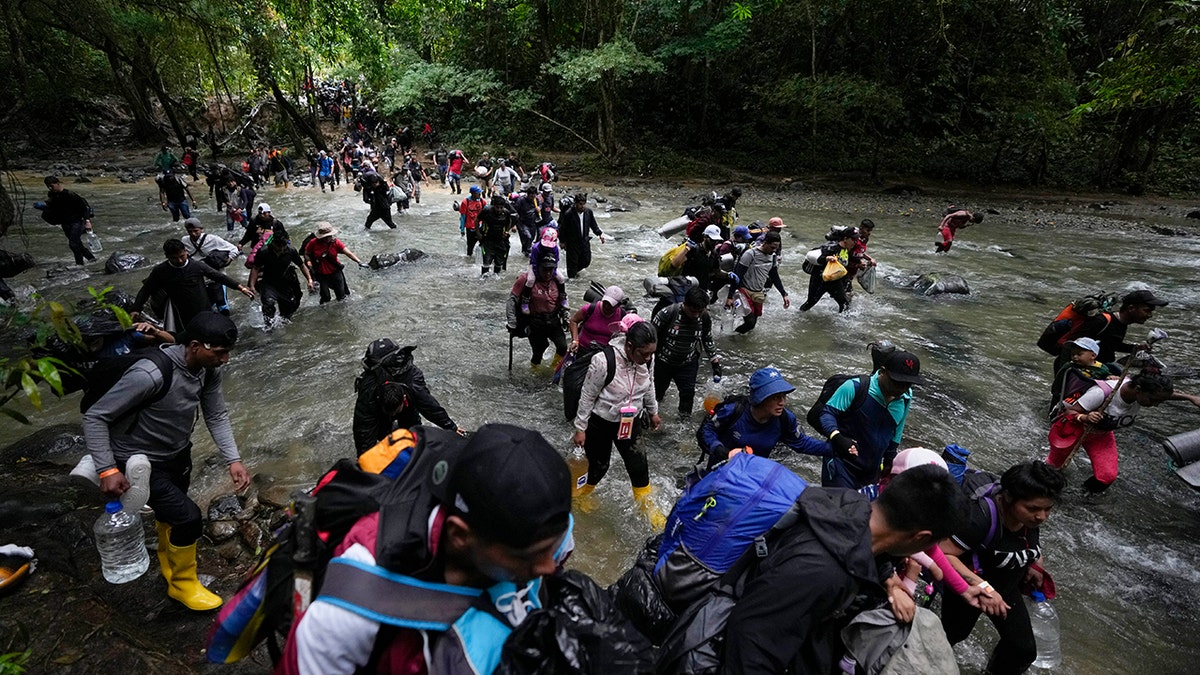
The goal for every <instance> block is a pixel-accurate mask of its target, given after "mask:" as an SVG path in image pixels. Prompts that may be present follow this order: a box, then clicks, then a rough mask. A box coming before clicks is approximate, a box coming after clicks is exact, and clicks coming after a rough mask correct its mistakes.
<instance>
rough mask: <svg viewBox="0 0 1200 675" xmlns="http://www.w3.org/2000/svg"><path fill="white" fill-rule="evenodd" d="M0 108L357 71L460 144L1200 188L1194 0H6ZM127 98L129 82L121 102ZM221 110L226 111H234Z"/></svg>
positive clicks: (34, 113) (195, 115)
mask: <svg viewBox="0 0 1200 675" xmlns="http://www.w3.org/2000/svg"><path fill="white" fill-rule="evenodd" d="M0 12H2V14H3V23H4V26H5V31H6V35H5V38H6V39H4V40H3V41H2V44H0V72H2V73H3V77H0V91H2V92H3V95H4V100H8V101H12V102H14V105H12V106H9V107H7V109H6V110H5V111H3V112H0V115H3V116H4V117H2V118H0V125H2V126H5V127H8V128H10V129H13V128H16V129H21V130H23V132H24V133H28V134H32V135H33V136H34V137H39V136H45V137H52V136H55V135H60V134H75V135H85V134H87V133H89V130H90V129H93V128H95V124H96V123H97V121H98V120H97V117H96V116H97V115H98V114H99V113H98V110H99V109H100V106H98V103H99V102H101V101H111V100H112V99H113V98H117V99H119V103H120V106H119V107H120V108H121V109H122V110H123V111H124V112H125V114H127V115H128V117H129V119H128V122H129V124H130V125H131V127H132V129H133V130H134V132H135V134H136V135H137V137H138V138H139V139H140V140H151V139H159V138H163V139H170V140H171V141H173V142H174V143H178V142H180V140H181V139H182V136H183V134H184V133H185V127H193V126H194V127H195V128H198V129H201V130H203V129H205V127H206V125H207V122H206V120H208V121H212V122H214V123H217V122H216V120H217V118H218V117H219V116H218V115H216V114H215V112H214V111H215V110H216V109H218V108H220V107H224V108H227V109H231V110H233V111H236V113H237V114H245V113H246V112H248V111H249V110H250V109H252V108H253V107H254V106H255V105H257V104H260V103H262V102H263V101H264V100H266V101H268V102H270V103H272V104H273V107H274V108H275V110H276V113H277V115H278V118H279V119H280V124H279V126H278V128H277V130H276V133H277V134H279V136H280V137H279V138H278V139H276V140H277V141H279V142H287V143H294V144H297V145H303V146H313V145H317V146H319V145H321V144H323V142H324V141H323V139H322V138H321V136H320V134H319V133H318V132H317V130H316V124H315V119H314V115H313V114H312V110H311V108H310V107H309V106H308V105H306V103H307V102H306V100H305V96H304V94H303V90H302V83H303V82H304V81H305V78H306V76H308V75H310V74H312V75H315V76H316V78H317V79H321V78H331V77H339V78H340V77H348V78H350V79H352V80H353V81H356V82H360V83H361V84H362V87H361V89H362V91H364V92H366V93H367V96H368V102H369V104H370V105H372V106H374V107H376V108H378V109H379V110H380V111H382V112H383V113H384V114H385V115H387V116H388V117H389V119H391V120H393V121H394V122H396V123H400V124H423V123H425V122H429V123H431V124H433V125H434V127H436V128H437V129H438V130H439V131H440V132H441V135H442V138H444V139H447V140H448V141H451V142H453V143H456V144H471V143H490V144H505V145H510V146H512V145H521V146H525V147H533V148H542V149H560V150H574V151H583V152H588V153H594V155H595V156H597V157H598V158H600V159H601V160H603V161H605V162H606V163H608V164H609V165H610V166H612V167H614V168H620V167H626V168H628V167H630V166H638V167H650V166H653V164H654V162H652V161H650V158H652V157H653V156H655V155H656V154H660V153H661V154H663V155H685V156H689V157H694V158H698V159H707V160H711V161H715V162H719V163H723V164H728V165H732V166H741V167H745V168H754V169H758V170H762V171H769V172H793V171H803V170H808V171H830V170H835V171H860V172H870V173H871V174H872V175H878V174H879V173H880V172H885V171H886V172H919V173H924V174H927V175H935V176H945V177H954V178H959V179H964V180H973V181H979V182H996V181H1006V182H1019V183H1026V184H1046V183H1050V184H1058V185H1075V184H1093V185H1098V186H1101V187H1110V188H1127V189H1131V190H1135V191H1136V190H1140V189H1156V190H1168V191H1170V190H1188V191H1196V190H1198V189H1200V184H1198V183H1197V180H1198V179H1197V178H1196V176H1198V175H1200V171H1197V169H1200V159H1198V157H1200V152H1197V150H1200V1H1196V0H1160V1H1159V2H1149V3H1148V2H1144V1H1143V0H1109V1H1107V2H1102V3H1101V2H1090V1H1087V0H954V1H950V0H904V1H903V2H900V1H897V0H786V1H785V0H743V1H734V2H731V1H728V0H603V1H600V0H527V1H526V0H321V1H317V0H0ZM110 107H111V106H110ZM218 132H220V129H218Z"/></svg>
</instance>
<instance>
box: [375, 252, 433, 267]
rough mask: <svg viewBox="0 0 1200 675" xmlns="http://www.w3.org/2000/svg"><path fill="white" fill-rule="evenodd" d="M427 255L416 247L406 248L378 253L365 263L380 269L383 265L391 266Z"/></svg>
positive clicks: (414, 260) (413, 260)
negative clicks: (393, 251) (397, 251)
mask: <svg viewBox="0 0 1200 675" xmlns="http://www.w3.org/2000/svg"><path fill="white" fill-rule="evenodd" d="M427 257H429V256H428V255H427V254H426V253H425V252H424V251H422V250H420V249H416V248H406V249H404V250H403V251H400V252H399V253H380V254H379V255H376V256H372V258H371V262H369V263H367V264H368V265H370V266H371V269H373V270H381V269H383V268H385V267H391V266H392V265H395V264H398V263H410V262H416V261H418V260H420V259H422V258H427Z"/></svg>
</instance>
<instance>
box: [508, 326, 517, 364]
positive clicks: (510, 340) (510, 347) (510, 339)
mask: <svg viewBox="0 0 1200 675" xmlns="http://www.w3.org/2000/svg"><path fill="white" fill-rule="evenodd" d="M514 337H516V336H514V335H513V334H512V331H509V333H508V372H510V373H511V372H512V360H513V338H514Z"/></svg>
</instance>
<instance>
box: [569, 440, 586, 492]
mask: <svg viewBox="0 0 1200 675" xmlns="http://www.w3.org/2000/svg"><path fill="white" fill-rule="evenodd" d="M567 467H568V468H569V469H570V470H571V484H572V485H574V486H575V489H576V490H578V489H580V488H582V487H583V486H584V485H587V478H588V460H587V455H586V454H584V452H583V448H581V447H579V446H575V447H573V448H571V450H570V452H568V453H567Z"/></svg>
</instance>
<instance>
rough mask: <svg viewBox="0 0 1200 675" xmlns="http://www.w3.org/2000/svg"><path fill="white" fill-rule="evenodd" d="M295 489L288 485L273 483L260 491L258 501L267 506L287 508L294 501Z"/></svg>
mask: <svg viewBox="0 0 1200 675" xmlns="http://www.w3.org/2000/svg"><path fill="white" fill-rule="evenodd" d="M293 492H295V489H294V488H292V487H291V486H288V485H272V486H270V487H266V488H263V489H261V490H259V491H258V502H259V503H260V504H262V505H263V506H264V507H266V508H272V509H285V508H287V506H288V504H290V503H292V493H293Z"/></svg>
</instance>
